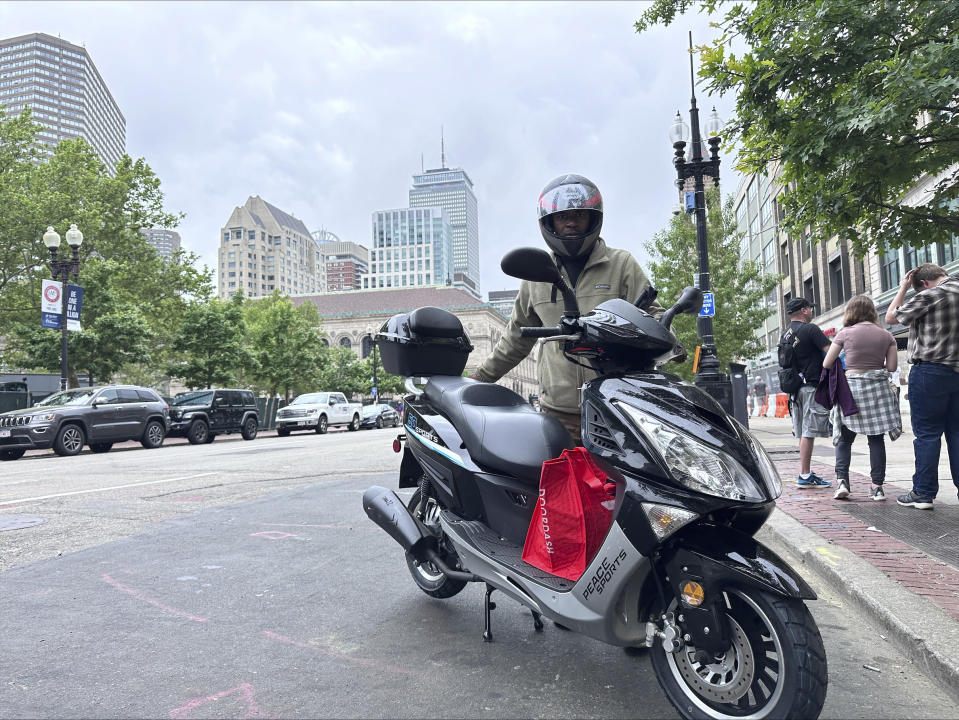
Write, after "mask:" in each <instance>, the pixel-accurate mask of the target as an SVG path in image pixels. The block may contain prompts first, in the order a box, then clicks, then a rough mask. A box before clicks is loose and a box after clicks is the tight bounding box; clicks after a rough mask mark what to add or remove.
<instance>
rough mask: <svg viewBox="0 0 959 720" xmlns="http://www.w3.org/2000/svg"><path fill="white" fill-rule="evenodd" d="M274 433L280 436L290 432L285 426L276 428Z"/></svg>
mask: <svg viewBox="0 0 959 720" xmlns="http://www.w3.org/2000/svg"><path fill="white" fill-rule="evenodd" d="M276 434H277V435H279V436H280V437H286V436H287V435H289V434H290V431H289V430H288V429H287V428H281V427H278V428H277V429H276Z"/></svg>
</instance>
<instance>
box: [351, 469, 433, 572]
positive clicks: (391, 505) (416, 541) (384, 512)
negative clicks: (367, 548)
mask: <svg viewBox="0 0 959 720" xmlns="http://www.w3.org/2000/svg"><path fill="white" fill-rule="evenodd" d="M363 509H364V510H365V511H366V514H367V516H368V517H369V518H370V520H372V521H373V522H375V523H376V524H377V525H379V526H380V527H381V528H383V529H384V530H386V532H387V533H388V534H389V536H390V537H392V538H393V539H394V540H396V542H398V543H399V544H400V546H401V547H402V548H403V549H404V550H406V552H408V553H409V554H410V555H411V556H412V557H413V558H414V559H415V560H418V561H420V562H427V561H428V560H430V556H431V555H435V553H436V548H437V542H436V538H435V537H434V536H433V534H432V533H431V532H430V531H429V530H427V529H426V527H425V526H424V525H423V523H421V522H420V521H419V520H417V519H416V518H415V517H413V516H412V515H411V514H410V511H409V510H407V509H406V506H405V505H404V504H403V501H402V500H400V498H399V497H398V496H397V494H396V493H395V492H393V491H392V490H387V489H386V488H385V487H380V486H379V485H374V486H373V487H371V488H370V489H369V490H367V491H366V492H365V493H363ZM431 551H432V552H431Z"/></svg>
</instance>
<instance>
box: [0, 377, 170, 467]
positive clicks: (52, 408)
mask: <svg viewBox="0 0 959 720" xmlns="http://www.w3.org/2000/svg"><path fill="white" fill-rule="evenodd" d="M167 414H168V410H167V404H166V403H165V402H164V401H163V400H161V399H160V396H159V395H158V394H157V393H156V392H154V391H153V390H150V389H149V388H144V387H136V386H133V385H105V386H101V387H80V388H73V389H71V390H62V391H60V392H58V393H54V394H53V395H48V396H47V397H46V398H44V399H43V400H41V401H40V402H39V403H37V404H36V405H34V406H33V407H31V408H27V409H24V410H12V411H10V412H6V413H2V414H0V460H16V459H18V458H21V457H23V454H24V453H25V452H26V451H27V450H35V449H45V448H53V452H55V453H56V454H57V455H76V454H77V453H79V452H80V451H81V450H82V449H83V446H84V445H89V446H90V449H91V450H92V451H93V452H95V453H105V452H108V451H109V450H110V448H111V447H113V444H114V443H117V442H123V441H125V440H139V441H140V443H141V444H142V445H143V447H145V448H158V447H160V446H161V445H162V444H163V440H164V438H165V437H166V433H167V426H168V422H169V420H168V415H167Z"/></svg>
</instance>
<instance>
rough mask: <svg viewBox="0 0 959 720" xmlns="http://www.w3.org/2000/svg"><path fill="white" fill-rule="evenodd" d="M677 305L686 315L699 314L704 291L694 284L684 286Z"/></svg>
mask: <svg viewBox="0 0 959 720" xmlns="http://www.w3.org/2000/svg"><path fill="white" fill-rule="evenodd" d="M676 307H677V308H678V309H679V312H681V313H683V314H684V315H698V314H699V311H700V310H702V307H703V291H702V290H700V289H699V288H698V287H693V286H692V285H690V286H688V287H685V288H683V292H682V293H681V294H680V296H679V300H677V301H676Z"/></svg>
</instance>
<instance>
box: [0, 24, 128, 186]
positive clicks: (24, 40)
mask: <svg viewBox="0 0 959 720" xmlns="http://www.w3.org/2000/svg"><path fill="white" fill-rule="evenodd" d="M0 105H3V106H5V107H4V110H5V111H6V112H7V114H9V115H15V114H19V113H20V111H22V110H23V109H24V108H25V107H28V108H30V110H31V112H32V113H33V119H34V120H35V121H36V122H37V123H39V124H41V125H43V130H41V131H40V133H39V137H38V139H39V141H40V146H41V149H43V151H44V152H45V154H46V155H48V156H49V155H51V154H52V153H53V148H54V147H56V146H57V144H59V143H60V141H61V140H67V139H73V138H78V137H82V138H83V139H84V140H86V141H87V142H88V143H89V144H90V145H91V146H92V147H93V149H94V150H96V151H97V154H98V155H99V156H100V158H101V159H102V160H103V162H104V163H105V164H106V166H107V167H108V168H109V169H110V170H111V171H112V170H113V168H114V167H115V166H116V164H117V162H118V161H119V160H120V157H121V156H122V155H123V153H124V152H126V120H125V119H124V118H123V113H121V112H120V108H119V106H118V105H117V103H116V101H115V100H114V99H113V96H112V95H111V94H110V91H109V90H108V89H107V86H106V83H105V82H103V78H102V77H100V73H99V72H98V71H97V67H96V65H94V64H93V60H91V59H90V55H89V53H87V51H86V49H85V48H83V47H81V46H80V45H74V44H73V43H69V42H67V41H66V40H61V39H60V38H55V37H53V36H52V35H47V34H45V33H32V34H30V35H19V36H17V37H13V38H7V39H6V40H0Z"/></svg>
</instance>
